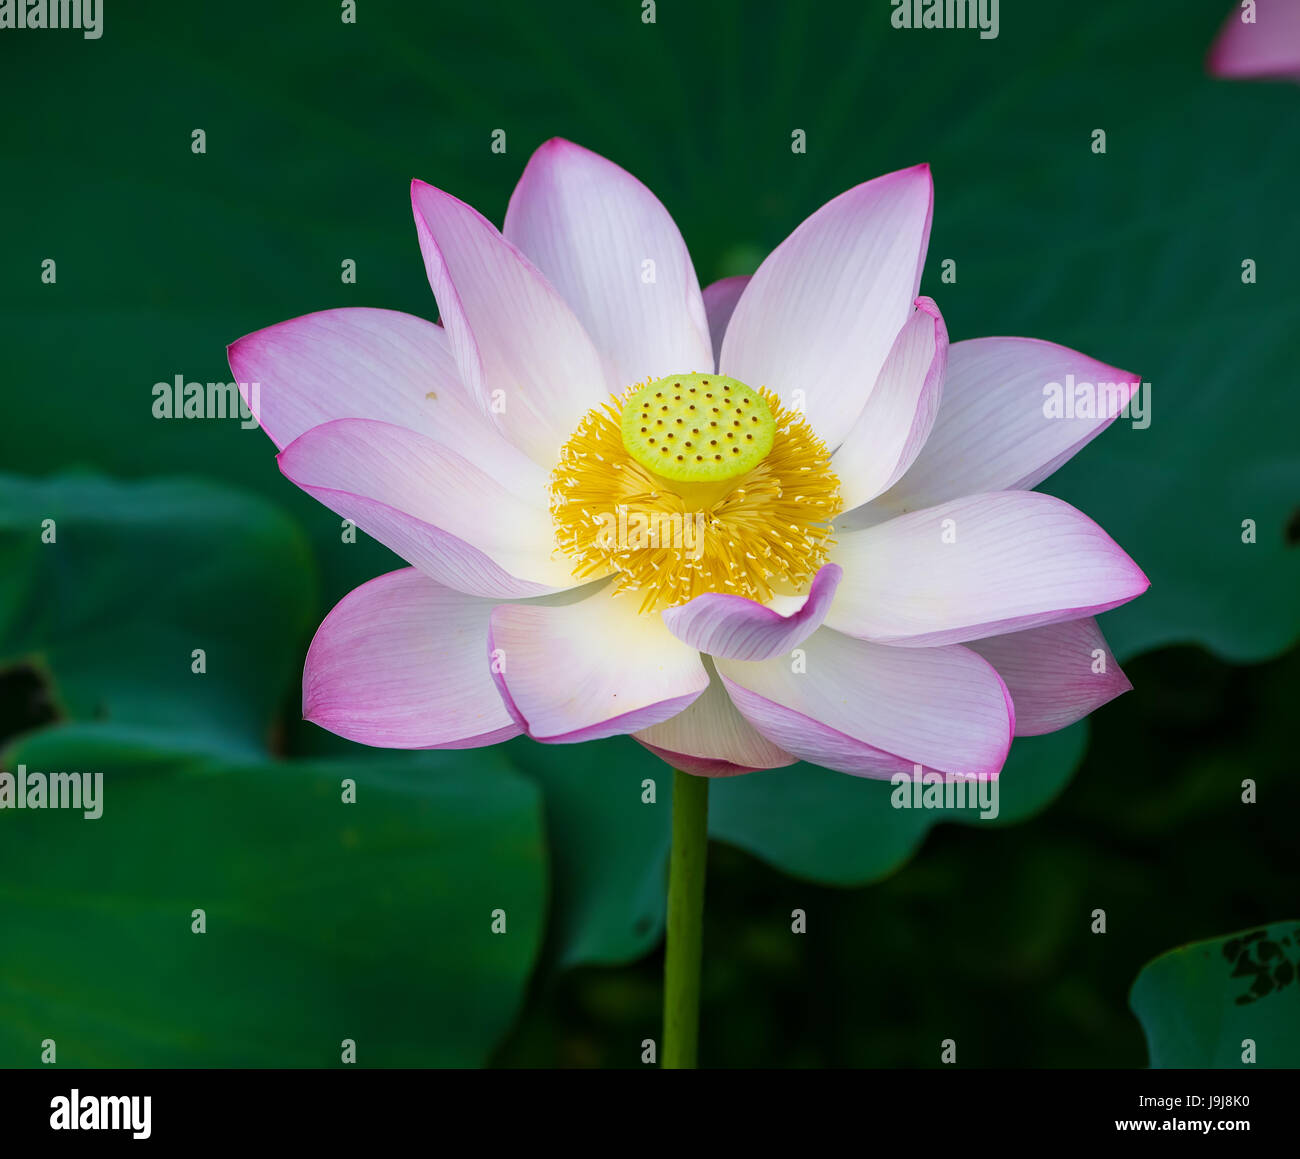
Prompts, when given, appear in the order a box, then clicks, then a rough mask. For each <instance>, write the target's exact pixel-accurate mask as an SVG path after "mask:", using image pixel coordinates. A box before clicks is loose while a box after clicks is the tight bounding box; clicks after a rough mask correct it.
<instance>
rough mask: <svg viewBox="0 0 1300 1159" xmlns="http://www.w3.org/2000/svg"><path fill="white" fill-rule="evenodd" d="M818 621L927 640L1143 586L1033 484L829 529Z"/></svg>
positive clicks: (857, 632)
mask: <svg viewBox="0 0 1300 1159" xmlns="http://www.w3.org/2000/svg"><path fill="white" fill-rule="evenodd" d="M832 558H833V559H834V561H835V562H836V563H838V564H840V565H841V566H842V567H843V568H844V574H845V577H846V578H845V581H844V583H842V584H841V585H840V588H839V591H838V592H837V593H836V596H835V602H834V604H833V605H832V606H831V610H830V613H829V614H828V615H827V617H826V625H827V626H828V627H830V628H834V629H836V630H837V631H840V632H847V633H848V634H849V635H851V636H857V637H860V638H862V639H866V640H874V641H876V642H878V643H886V644H903V645H908V646H912V647H932V646H934V645H938V644H958V643H961V642H963V641H966V640H978V639H981V638H982V637H984V636H997V635H1001V634H1002V633H1004V632H1017V631H1021V630H1022V629H1025V628H1035V627H1038V626H1039V625H1041V624H1051V623H1056V622H1057V621H1060V620H1074V619H1078V618H1079V617H1080V616H1086V615H1091V614H1093V613H1096V612H1103V611H1105V610H1107V609H1108V608H1114V607H1117V606H1118V605H1120V604H1124V603H1127V602H1128V601H1129V600H1131V599H1133V598H1134V597H1135V596H1139V595H1141V594H1142V593H1143V592H1144V591H1146V589H1147V587H1148V586H1149V584H1148V580H1147V577H1146V576H1145V575H1143V574H1142V572H1141V570H1140V569H1139V568H1138V566H1137V564H1135V563H1134V562H1133V561H1132V560H1131V559H1129V557H1128V556H1127V555H1125V554H1124V552H1123V551H1122V550H1121V549H1120V547H1119V545H1118V544H1116V543H1115V541H1114V540H1113V539H1111V537H1110V536H1109V535H1107V534H1106V533H1105V532H1104V531H1103V530H1102V529H1101V528H1100V527H1098V526H1097V524H1095V523H1094V522H1093V521H1092V520H1091V519H1089V518H1088V517H1087V516H1086V515H1083V514H1082V513H1080V512H1078V511H1076V510H1075V509H1074V508H1073V507H1071V506H1070V505H1069V504H1068V503H1064V502H1062V501H1061V500H1060V499H1056V498H1053V497H1052V496H1051V495H1042V494H1039V493H1038V492H1036V491H998V492H994V493H992V494H988V495H970V496H967V497H966V498H964V499H954V500H952V501H951V502H948V503H943V504H940V505H939V506H937V507H930V508H927V509H926V510H925V511H915V512H913V513H912V514H910V515H900V516H899V517H898V518H897V519H891V520H889V521H887V522H885V523H880V524H877V525H876V526H875V527H869V528H867V529H865V530H862V531H850V532H846V533H841V534H840V536H839V544H838V545H837V547H836V548H835V549H834V551H833V552H832Z"/></svg>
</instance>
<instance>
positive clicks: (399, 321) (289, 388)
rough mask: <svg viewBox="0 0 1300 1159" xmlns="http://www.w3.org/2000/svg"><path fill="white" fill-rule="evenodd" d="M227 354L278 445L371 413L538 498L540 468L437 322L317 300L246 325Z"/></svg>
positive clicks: (248, 398) (251, 404)
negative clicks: (481, 397)
mask: <svg viewBox="0 0 1300 1159" xmlns="http://www.w3.org/2000/svg"><path fill="white" fill-rule="evenodd" d="M229 355H230V368H231V370H232V371H234V374H235V377H236V378H237V379H238V380H239V382H240V384H241V388H243V392H244V398H245V401H246V402H248V404H249V407H250V409H251V410H252V411H253V413H254V415H255V416H256V417H257V420H258V422H259V423H260V424H261V426H262V428H263V429H264V430H265V431H266V433H267V434H268V435H270V436H271V439H272V441H273V442H274V443H275V445H276V446H277V447H278V448H280V449H281V450H283V449H284V448H285V447H287V446H288V445H289V444H290V443H291V442H293V440H294V439H296V438H297V437H298V436H299V435H301V434H304V433H305V432H306V431H309V430H310V429H311V428H312V427H317V426H320V425H321V424H322V423H327V422H331V421H333V420H334V419H348V418H356V419H377V420H379V421H380V422H386V423H394V424H396V425H397V426H402V427H407V428H408V429H410V430H413V431H417V432H418V433H420V434H422V435H427V436H428V437H429V438H431V439H436V440H437V441H438V442H440V443H442V444H443V445H444V446H446V447H450V448H451V450H453V451H455V452H456V453H457V454H459V455H461V456H463V457H464V458H466V459H469V460H470V461H471V462H473V463H478V464H480V465H481V466H483V467H485V468H486V470H487V471H488V473H489V474H490V475H492V476H494V477H495V478H497V479H500V480H501V481H502V482H503V483H505V484H506V485H507V486H508V487H509V488H510V490H512V491H513V492H515V494H517V495H520V496H523V497H528V498H530V499H532V500H533V501H534V502H537V503H539V504H540V503H544V502H545V490H546V479H547V476H546V472H545V471H544V470H543V469H542V468H541V467H539V466H538V465H537V464H536V463H534V462H533V461H532V459H530V458H528V456H527V455H525V454H524V453H523V452H522V451H520V450H518V449H517V448H516V447H514V446H513V445H511V443H510V442H509V441H508V440H507V439H505V438H504V437H503V436H502V435H501V434H500V432H499V431H498V430H497V429H496V426H495V425H494V424H493V423H492V422H491V421H490V420H489V419H488V418H486V417H485V416H484V415H483V414H482V412H481V411H480V410H479V408H478V403H477V401H476V400H475V399H474V397H473V396H472V395H471V394H470V393H469V391H467V390H466V389H465V387H464V386H463V385H462V384H461V381H460V378H459V376H458V374H457V370H456V361H455V359H454V358H452V355H451V346H450V344H449V343H448V341H447V335H446V333H445V332H444V330H443V328H442V327H441V326H435V325H434V324H433V323H432V322H426V321H425V320H424V319H423V318H416V317H413V316H412V315H410V314H401V313H398V312H397V311H396V310H370V309H363V308H350V309H343V310H321V311H320V312H319V313H316V314H307V315H305V316H304V317H301V318H292V319H290V320H289V321H288V322H281V323H279V325H276V326H268V327H267V328H266V329H265V330H258V331H256V332H255V333H253V334H249V335H246V336H245V337H243V338H240V339H239V340H238V341H237V342H234V343H232V344H231V346H230V350H229ZM253 383H256V384H257V389H256V390H249V389H246V386H247V385H249V384H253Z"/></svg>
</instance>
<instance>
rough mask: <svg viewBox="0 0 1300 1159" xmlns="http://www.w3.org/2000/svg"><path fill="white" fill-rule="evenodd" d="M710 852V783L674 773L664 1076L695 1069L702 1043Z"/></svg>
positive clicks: (702, 779)
mask: <svg viewBox="0 0 1300 1159" xmlns="http://www.w3.org/2000/svg"><path fill="white" fill-rule="evenodd" d="M708 851H709V781H708V778H707V777H693V776H691V775H690V774H689V773H682V772H677V771H676V770H674V771H673V848H672V855H671V857H670V859H669V863H668V947H667V952H666V953H665V955H664V1044H663V1045H664V1057H663V1066H664V1068H665V1069H668V1070H690V1069H692V1068H694V1066H695V1055H696V1046H697V1044H698V1042H699V1037H700V952H701V943H702V941H703V934H704V870H705V866H706V864H707V861H708Z"/></svg>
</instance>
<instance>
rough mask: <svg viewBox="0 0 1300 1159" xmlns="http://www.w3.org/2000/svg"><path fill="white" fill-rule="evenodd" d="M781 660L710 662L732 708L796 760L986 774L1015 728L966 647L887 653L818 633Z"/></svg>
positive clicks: (984, 668) (996, 684)
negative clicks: (797, 654)
mask: <svg viewBox="0 0 1300 1159" xmlns="http://www.w3.org/2000/svg"><path fill="white" fill-rule="evenodd" d="M801 647H802V649H803V652H804V657H803V660H802V664H801V665H800V666H799V667H801V668H802V669H803V670H802V671H800V670H797V667H796V665H795V664H792V662H791V661H790V660H788V659H784V658H783V659H779V660H765V661H763V662H761V663H758V664H747V663H745V662H743V661H739V660H718V661H717V662H716V663H717V668H718V673H719V674H720V675H721V676H722V678H723V681H724V682H725V683H726V686H727V692H728V693H729V694H730V695H731V699H732V701H733V702H734V703H735V705H736V707H737V708H739V709H740V711H741V712H742V713H743V714H744V715H745V717H746V718H747V719H748V720H749V722H750V723H751V724H752V725H753V726H754V727H755V728H756V729H758V731H759V732H761V733H762V734H763V735H764V736H766V737H767V738H768V739H769V740H770V741H772V742H773V743H774V744H776V745H779V746H780V747H781V748H782V749H784V750H786V751H787V752H789V753H793V754H794V755H795V756H797V757H799V758H800V759H801V760H805V761H811V762H812V763H813V764H817V765H823V766H824V767H826V768H828V769H838V770H839V771H840V772H842V773H852V774H853V775H854V776H859V777H892V776H893V775H894V774H895V773H900V772H901V773H911V772H912V771H913V765H916V764H919V765H922V766H923V768H924V771H926V772H939V773H943V774H945V775H948V776H956V775H965V776H985V777H992V776H996V775H997V774H998V772H1000V771H1001V769H1002V765H1003V763H1004V762H1005V761H1006V757H1007V751H1008V749H1009V748H1010V747H1011V733H1012V729H1013V728H1014V725H1015V714H1014V709H1013V708H1012V705H1011V698H1010V697H1009V696H1008V695H1007V690H1006V686H1005V685H1004V684H1003V683H1002V680H1001V678H1000V677H999V676H998V674H997V673H996V672H995V671H994V669H993V666H992V665H990V664H989V663H988V662H987V661H985V660H983V659H982V658H981V657H979V656H977V655H975V653H974V652H971V651H970V650H969V649H966V648H959V647H952V648H889V647H885V646H882V645H878V644H868V643H866V642H865V641H862V640H853V639H850V638H849V637H848V636H843V635H840V633H838V632H832V631H831V630H829V629H828V628H822V629H820V630H819V631H817V632H815V633H813V635H811V636H809V637H808V639H807V640H806V641H804V643H803V644H802V645H801Z"/></svg>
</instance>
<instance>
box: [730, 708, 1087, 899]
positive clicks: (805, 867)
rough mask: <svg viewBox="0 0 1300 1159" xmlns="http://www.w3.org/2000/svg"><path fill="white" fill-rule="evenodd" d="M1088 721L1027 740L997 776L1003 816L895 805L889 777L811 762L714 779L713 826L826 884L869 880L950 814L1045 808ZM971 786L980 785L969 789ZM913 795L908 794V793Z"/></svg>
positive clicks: (899, 862) (1077, 754)
mask: <svg viewBox="0 0 1300 1159" xmlns="http://www.w3.org/2000/svg"><path fill="white" fill-rule="evenodd" d="M1086 747H1087V725H1086V723H1082V722H1081V723H1080V724H1077V725H1074V726H1073V727H1071V728H1068V729H1063V730H1062V731H1060V732H1056V733H1050V734H1049V735H1047V736H1041V737H1021V738H1019V739H1018V740H1016V741H1015V743H1014V744H1013V745H1012V746H1011V755H1010V757H1009V758H1008V759H1007V763H1006V767H1005V768H1004V769H1003V770H1002V775H1001V777H1000V778H999V779H998V782H997V793H998V797H997V816H996V817H993V816H990V817H988V818H987V819H982V818H981V817H980V814H981V812H984V811H988V812H991V810H982V809H980V808H978V807H974V806H973V804H972V803H973V802H974V801H975V800H976V798H975V797H974V795H971V796H969V797H967V801H968V805H967V807H966V808H964V809H959V808H953V809H918V808H897V809H896V808H894V807H893V806H892V804H891V798H892V795H893V793H894V789H893V787H892V786H891V785H890V783H889V782H888V781H874V780H867V779H866V778H860V777H850V776H846V775H845V774H843V773H836V772H831V771H830V770H829V769H819V768H817V767H815V766H813V765H804V764H799V765H791V766H790V767H789V768H786V769H773V770H771V771H769V772H763V773H751V774H749V775H748V776H743V777H727V778H724V779H720V780H715V781H714V782H713V785H712V787H711V789H710V793H709V832H710V834H711V835H712V836H713V837H715V838H717V839H718V840H721V841H727V842H730V843H731V844H732V845H736V846H738V847H739V848H741V849H745V850H748V851H749V852H750V853H753V854H754V855H755V856H757V857H761V858H762V859H763V860H764V861H766V862H768V864H770V865H772V866H774V867H776V868H777V869H780V870H783V871H784V872H786V873H789V874H793V875H794V876H795V877H801V878H804V879H806V880H808V881H815V882H818V883H819V884H823V885H865V884H867V883H869V882H873V881H879V880H880V879H881V878H884V877H888V876H889V874H891V873H893V872H895V871H896V870H898V869H900V868H901V867H902V866H903V865H904V864H905V863H906V862H907V860H908V859H909V858H910V857H911V856H912V854H914V853H915V852H916V850H917V849H918V848H919V847H920V845H921V842H922V841H923V840H924V839H925V835H926V834H927V833H928V832H929V831H930V829H931V828H932V827H933V826H935V825H937V824H939V823H940V822H942V821H954V822H957V823H959V824H964V825H977V824H989V823H994V824H1010V823H1012V822H1015V821H1023V820H1025V819H1026V818H1028V817H1031V816H1033V815H1034V814H1035V813H1036V812H1038V811H1039V810H1040V809H1042V808H1044V807H1045V806H1046V805H1047V804H1048V802H1050V801H1051V800H1052V798H1054V797H1055V796H1056V795H1057V793H1059V792H1060V791H1061V789H1063V788H1064V786H1065V783H1066V782H1067V781H1068V780H1069V778H1070V776H1071V774H1072V773H1073V772H1074V770H1075V769H1076V768H1077V767H1078V765H1079V762H1080V761H1081V760H1082V759H1083V753H1084V749H1085V748H1086ZM968 788H973V786H968ZM908 799H909V800H910V799H911V798H910V797H909V798H908Z"/></svg>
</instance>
